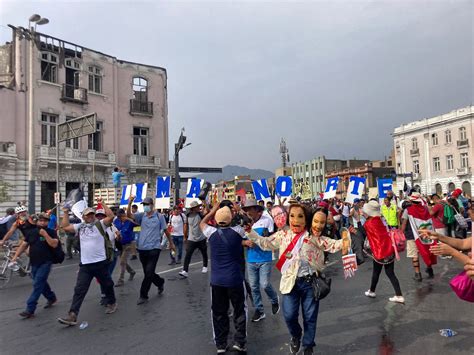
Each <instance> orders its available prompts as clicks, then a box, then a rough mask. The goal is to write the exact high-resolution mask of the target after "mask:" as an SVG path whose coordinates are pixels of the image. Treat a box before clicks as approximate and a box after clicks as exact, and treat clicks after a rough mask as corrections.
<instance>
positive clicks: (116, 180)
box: [112, 166, 125, 188]
mask: <svg viewBox="0 0 474 355" xmlns="http://www.w3.org/2000/svg"><path fill="white" fill-rule="evenodd" d="M124 176H125V174H124V172H123V170H122V169H121V168H119V167H118V166H117V167H115V168H114V171H113V172H112V183H113V184H114V187H115V188H120V186H121V179H122V178H123V177H124Z"/></svg>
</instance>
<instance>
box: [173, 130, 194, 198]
mask: <svg viewBox="0 0 474 355" xmlns="http://www.w3.org/2000/svg"><path fill="white" fill-rule="evenodd" d="M184 143H186V136H185V135H184V127H183V128H182V129H181V134H180V136H179V138H178V143H175V145H174V203H175V205H176V204H177V203H178V201H179V189H180V188H181V179H180V177H179V151H180V150H181V149H183V148H185V147H187V146H189V145H191V143H188V144H186V145H185V144H184Z"/></svg>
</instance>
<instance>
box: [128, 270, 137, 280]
mask: <svg viewBox="0 0 474 355" xmlns="http://www.w3.org/2000/svg"><path fill="white" fill-rule="evenodd" d="M136 274H137V273H136V271H134V272H131V273H130V276H129V277H128V281H133V278H134V277H135V275H136Z"/></svg>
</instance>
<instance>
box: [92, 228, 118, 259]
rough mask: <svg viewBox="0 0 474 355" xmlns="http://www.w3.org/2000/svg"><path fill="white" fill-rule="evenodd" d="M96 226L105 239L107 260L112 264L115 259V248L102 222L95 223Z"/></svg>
mask: <svg viewBox="0 0 474 355" xmlns="http://www.w3.org/2000/svg"><path fill="white" fill-rule="evenodd" d="M95 226H96V227H97V229H98V230H99V233H100V234H101V235H102V237H103V238H104V248H105V260H107V261H108V262H111V261H112V260H113V259H114V247H113V245H112V242H111V241H110V239H109V236H108V235H107V233H106V232H105V230H104V228H103V227H102V223H100V221H97V222H95Z"/></svg>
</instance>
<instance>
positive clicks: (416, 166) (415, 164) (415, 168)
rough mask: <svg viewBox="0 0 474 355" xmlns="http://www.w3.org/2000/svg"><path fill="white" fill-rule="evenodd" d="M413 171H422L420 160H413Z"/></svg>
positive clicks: (416, 172)
mask: <svg viewBox="0 0 474 355" xmlns="http://www.w3.org/2000/svg"><path fill="white" fill-rule="evenodd" d="M413 172H414V173H415V174H419V173H420V163H419V162H418V160H413Z"/></svg>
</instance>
